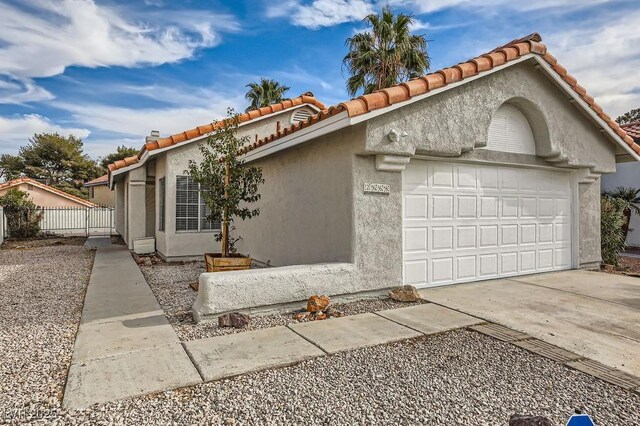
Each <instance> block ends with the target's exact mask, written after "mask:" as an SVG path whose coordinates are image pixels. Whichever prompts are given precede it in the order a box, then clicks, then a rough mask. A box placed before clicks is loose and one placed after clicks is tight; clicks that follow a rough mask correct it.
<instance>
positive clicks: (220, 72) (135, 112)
mask: <svg viewBox="0 0 640 426" xmlns="http://www.w3.org/2000/svg"><path fill="white" fill-rule="evenodd" d="M516 3H520V4H525V6H514V4H516ZM386 4H389V5H390V6H391V7H392V8H393V9H394V10H396V11H398V12H405V13H412V14H413V15H414V17H415V19H416V24H415V27H414V32H415V33H418V34H425V35H426V36H427V39H428V40H429V54H430V56H431V58H432V67H431V68H432V70H436V69H439V68H442V67H445V66H449V65H452V64H455V63H457V62H460V61H462V60H465V59H468V58H470V57H473V56H476V55H478V54H480V53H483V52H485V51H488V50H491V49H493V48H494V47H496V46H499V45H501V44H504V43H506V42H508V41H510V40H512V39H514V38H517V37H521V36H524V35H526V34H529V33H531V32H534V31H536V32H539V33H541V35H542V37H543V42H544V43H545V44H547V46H549V49H550V51H551V52H552V53H553V54H554V55H555V56H556V57H557V58H558V59H559V61H560V63H562V64H563V65H564V66H565V67H566V68H567V69H569V72H571V73H572V74H574V75H575V76H576V77H577V78H578V81H579V82H580V83H581V84H582V85H583V86H585V87H586V88H587V90H588V91H589V93H590V94H592V95H593V96H595V98H596V100H597V101H598V102H600V103H601V104H602V105H603V106H604V108H605V111H607V112H608V113H609V114H611V115H612V116H614V117H615V116H617V115H619V114H621V113H624V112H625V111H627V110H629V109H631V108H637V107H640V79H639V78H638V70H640V2H638V1H637V0H633V1H622V0H620V1H613V0H611V1H607V0H532V1H529V2H514V1H512V0H387V1H377V0H278V1H275V0H273V1H261V0H247V1H239V0H238V1H221V0H183V1H177V0H129V1H117V0H110V1H99V0H16V1H13V0H0V58H1V60H0V153H15V152H16V151H17V149H18V147H19V146H20V145H24V144H25V143H27V138H28V137H29V136H31V135H33V133H34V132H44V131H58V132H60V133H62V134H69V133H73V134H75V135H77V136H81V137H83V139H84V141H85V151H86V152H87V153H89V155H91V156H92V157H93V158H98V157H99V156H101V155H105V154H107V153H109V152H111V151H113V150H114V148H115V146H117V145H120V144H125V145H130V146H135V147H139V146H141V145H142V142H143V139H144V136H145V135H147V134H148V133H149V131H151V130H152V129H153V130H160V132H161V134H162V135H166V134H170V133H174V132H177V131H182V130H184V129H187V128H191V127H194V126H197V125H200V124H203V123H207V122H210V121H212V120H214V119H216V118H219V117H221V116H223V115H224V112H225V110H226V108H227V107H229V106H231V107H234V108H236V109H237V110H243V109H244V108H245V106H246V101H245V100H244V93H245V92H246V88H245V86H246V84H247V83H249V82H251V81H256V80H258V79H259V78H260V77H268V78H274V79H276V80H278V81H280V82H281V83H283V84H285V85H288V86H290V87H291V90H290V91H289V92H288V95H289V96H292V97H293V96H297V95H299V94H300V93H303V92H306V91H312V92H314V93H315V95H316V96H317V97H318V98H319V99H320V100H321V101H323V102H325V103H326V104H327V105H330V104H334V103H338V102H340V101H343V100H347V99H348V98H349V97H348V96H347V94H346V91H345V89H344V81H345V77H346V76H345V75H343V73H342V69H341V60H342V57H343V56H344V54H345V53H346V48H345V46H344V41H345V39H346V38H347V37H349V36H351V35H353V34H354V33H355V32H357V31H360V30H363V29H364V28H365V27H364V26H363V24H362V23H361V20H362V18H363V17H364V16H365V15H366V14H367V13H370V12H374V11H379V10H380V9H381V7H382V6H384V5H386Z"/></svg>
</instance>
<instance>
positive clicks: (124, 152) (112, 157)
mask: <svg viewBox="0 0 640 426" xmlns="http://www.w3.org/2000/svg"><path fill="white" fill-rule="evenodd" d="M137 153H138V150H137V149H135V148H132V147H128V146H124V145H120V146H119V147H117V148H116V152H112V153H111V154H107V155H105V156H104V157H102V158H101V159H100V166H101V167H102V168H103V169H105V172H106V170H107V167H108V166H109V164H111V163H114V162H116V161H118V160H124V159H125V158H127V157H131V156H133V155H136V154H137Z"/></svg>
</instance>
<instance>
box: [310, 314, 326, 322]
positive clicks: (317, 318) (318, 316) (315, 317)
mask: <svg viewBox="0 0 640 426" xmlns="http://www.w3.org/2000/svg"><path fill="white" fill-rule="evenodd" d="M323 319H327V314H325V313H324V312H316V313H315V315H312V316H311V320H312V321H320V320H323Z"/></svg>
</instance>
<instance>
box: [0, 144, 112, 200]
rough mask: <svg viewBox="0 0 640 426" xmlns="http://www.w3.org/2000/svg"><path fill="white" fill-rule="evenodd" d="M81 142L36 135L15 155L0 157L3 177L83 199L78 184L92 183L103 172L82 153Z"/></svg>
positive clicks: (82, 191) (83, 192) (85, 195)
mask: <svg viewBox="0 0 640 426" xmlns="http://www.w3.org/2000/svg"><path fill="white" fill-rule="evenodd" d="M82 147H83V146H82V139H80V138H76V137H75V136H73V135H70V136H68V137H65V136H61V135H60V134H58V133H36V134H35V135H33V137H32V138H30V139H29V143H28V144H27V145H25V146H22V147H20V149H19V150H18V155H17V156H15V155H8V156H4V157H0V167H1V168H2V173H3V176H5V177H9V176H11V177H12V178H13V177H18V176H27V177H30V178H32V179H36V180H39V181H41V182H44V183H46V184H47V185H51V186H53V187H56V188H59V189H61V190H63V191H67V192H69V193H71V194H74V195H79V196H83V197H87V194H86V191H85V190H84V189H83V188H82V184H83V183H84V182H86V181H88V180H91V179H95V178H97V177H98V176H100V175H101V174H102V173H103V170H102V169H101V168H100V167H99V166H98V165H97V164H96V162H95V161H94V160H92V159H91V158H89V156H87V155H86V154H84V153H83V151H82Z"/></svg>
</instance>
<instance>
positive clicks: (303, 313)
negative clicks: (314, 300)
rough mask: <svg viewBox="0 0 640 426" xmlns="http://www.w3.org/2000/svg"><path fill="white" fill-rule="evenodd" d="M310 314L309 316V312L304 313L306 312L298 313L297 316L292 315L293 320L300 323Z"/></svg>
mask: <svg viewBox="0 0 640 426" xmlns="http://www.w3.org/2000/svg"><path fill="white" fill-rule="evenodd" d="M310 314H311V313H310V312H306V311H305V312H298V313H297V314H295V315H294V317H293V318H294V319H295V320H296V321H302V320H305V319H307V318H309V315H310Z"/></svg>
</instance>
